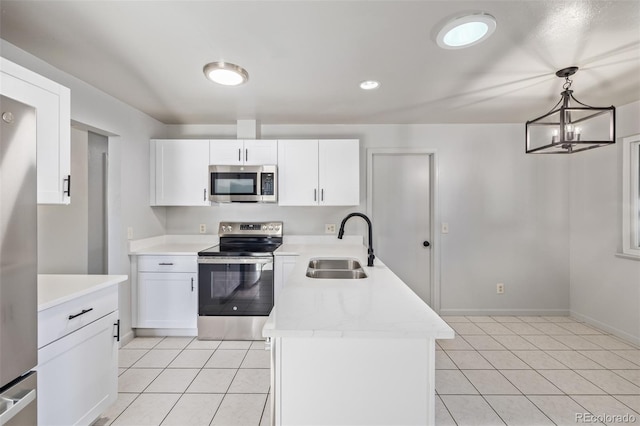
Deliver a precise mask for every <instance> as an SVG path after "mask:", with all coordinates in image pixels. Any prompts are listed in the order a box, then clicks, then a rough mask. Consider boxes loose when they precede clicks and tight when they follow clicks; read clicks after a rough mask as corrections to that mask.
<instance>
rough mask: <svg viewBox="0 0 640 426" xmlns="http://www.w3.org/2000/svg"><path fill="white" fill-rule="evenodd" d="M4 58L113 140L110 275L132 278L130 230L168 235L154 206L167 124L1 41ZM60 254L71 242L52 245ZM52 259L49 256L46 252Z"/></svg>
mask: <svg viewBox="0 0 640 426" xmlns="http://www.w3.org/2000/svg"><path fill="white" fill-rule="evenodd" d="M0 52H2V57H4V58H6V59H8V60H10V61H12V62H15V63H17V64H19V65H22V66H23V67H25V68H28V69H30V70H32V71H34V72H36V73H38V74H41V75H43V76H45V77H47V78H49V79H51V80H54V81H56V82H58V83H60V84H62V85H64V86H66V87H68V88H69V89H71V119H72V120H74V121H76V122H79V123H82V124H84V125H87V126H89V127H91V128H93V129H94V130H95V131H97V132H98V133H103V132H104V133H107V134H110V135H117V136H114V137H110V138H109V182H108V187H109V194H108V198H109V200H108V203H109V236H108V240H109V241H108V245H109V273H110V274H126V275H129V274H130V267H129V257H128V255H127V239H126V237H127V232H126V228H127V227H129V226H131V227H133V228H134V237H135V238H144V237H149V236H155V235H160V234H163V233H164V228H165V215H164V209H162V208H161V209H152V208H150V207H149V195H148V194H149V139H150V138H154V137H164V134H163V132H164V129H165V126H164V125H163V124H162V123H160V122H159V121H157V120H154V119H152V118H150V117H149V116H147V115H145V114H143V113H142V112H140V111H138V110H136V109H134V108H132V107H130V106H128V105H126V104H124V103H123V102H121V101H119V100H117V99H115V98H113V97H111V96H109V95H107V94H105V93H104V92H101V91H100V90H98V89H96V88H94V87H92V86H90V85H89V84H87V83H85V82H83V81H81V80H79V79H77V78H75V77H73V76H72V75H70V74H67V73H64V72H62V71H60V70H58V69H56V68H54V67H52V66H51V65H49V64H47V63H45V62H43V61H42V60H40V59H38V58H36V57H35V56H33V55H31V54H29V53H27V52H25V51H23V50H21V49H19V48H17V47H16V46H14V45H12V44H10V43H7V42H6V41H4V40H0ZM48 243H49V245H50V246H55V247H57V248H58V249H59V250H61V249H62V248H64V244H65V241H60V240H58V239H56V240H55V241H49V242H48ZM42 256H46V254H42ZM119 294H120V303H119V307H120V319H121V327H122V331H123V334H125V335H126V334H127V333H129V332H130V330H131V307H130V305H131V302H130V294H131V286H130V283H129V281H127V282H125V283H123V284H121V286H120V292H119Z"/></svg>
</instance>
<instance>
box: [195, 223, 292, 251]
mask: <svg viewBox="0 0 640 426" xmlns="http://www.w3.org/2000/svg"><path fill="white" fill-rule="evenodd" d="M218 236H219V237H220V244H218V245H216V246H213V247H209V248H208V249H206V250H203V251H201V252H199V253H198V256H259V255H265V254H271V253H273V251H275V250H276V249H277V248H278V247H280V245H281V244H282V222H220V226H219V227H218Z"/></svg>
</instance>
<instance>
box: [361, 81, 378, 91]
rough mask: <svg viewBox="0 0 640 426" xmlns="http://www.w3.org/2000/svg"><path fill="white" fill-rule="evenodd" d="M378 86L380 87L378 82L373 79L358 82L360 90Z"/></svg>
mask: <svg viewBox="0 0 640 426" xmlns="http://www.w3.org/2000/svg"><path fill="white" fill-rule="evenodd" d="M378 87H380V82H378V81H375V80H365V81H363V82H362V83H360V88H361V89H362V90H373V89H377V88H378Z"/></svg>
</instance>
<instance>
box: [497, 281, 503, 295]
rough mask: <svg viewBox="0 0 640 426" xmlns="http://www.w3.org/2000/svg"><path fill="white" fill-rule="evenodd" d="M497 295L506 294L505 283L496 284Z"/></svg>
mask: <svg viewBox="0 0 640 426" xmlns="http://www.w3.org/2000/svg"><path fill="white" fill-rule="evenodd" d="M496 293H498V294H504V283H498V284H496Z"/></svg>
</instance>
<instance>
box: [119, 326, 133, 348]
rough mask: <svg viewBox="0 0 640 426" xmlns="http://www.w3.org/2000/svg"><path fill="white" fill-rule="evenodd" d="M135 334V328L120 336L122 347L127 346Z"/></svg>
mask: <svg viewBox="0 0 640 426" xmlns="http://www.w3.org/2000/svg"><path fill="white" fill-rule="evenodd" d="M134 337H135V336H134V334H133V330H129V332H128V333H127V334H123V335H122V336H120V347H121V348H122V347H124V346H126V345H127V344H128V343H129V342H130V341H132V340H133V338H134Z"/></svg>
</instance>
